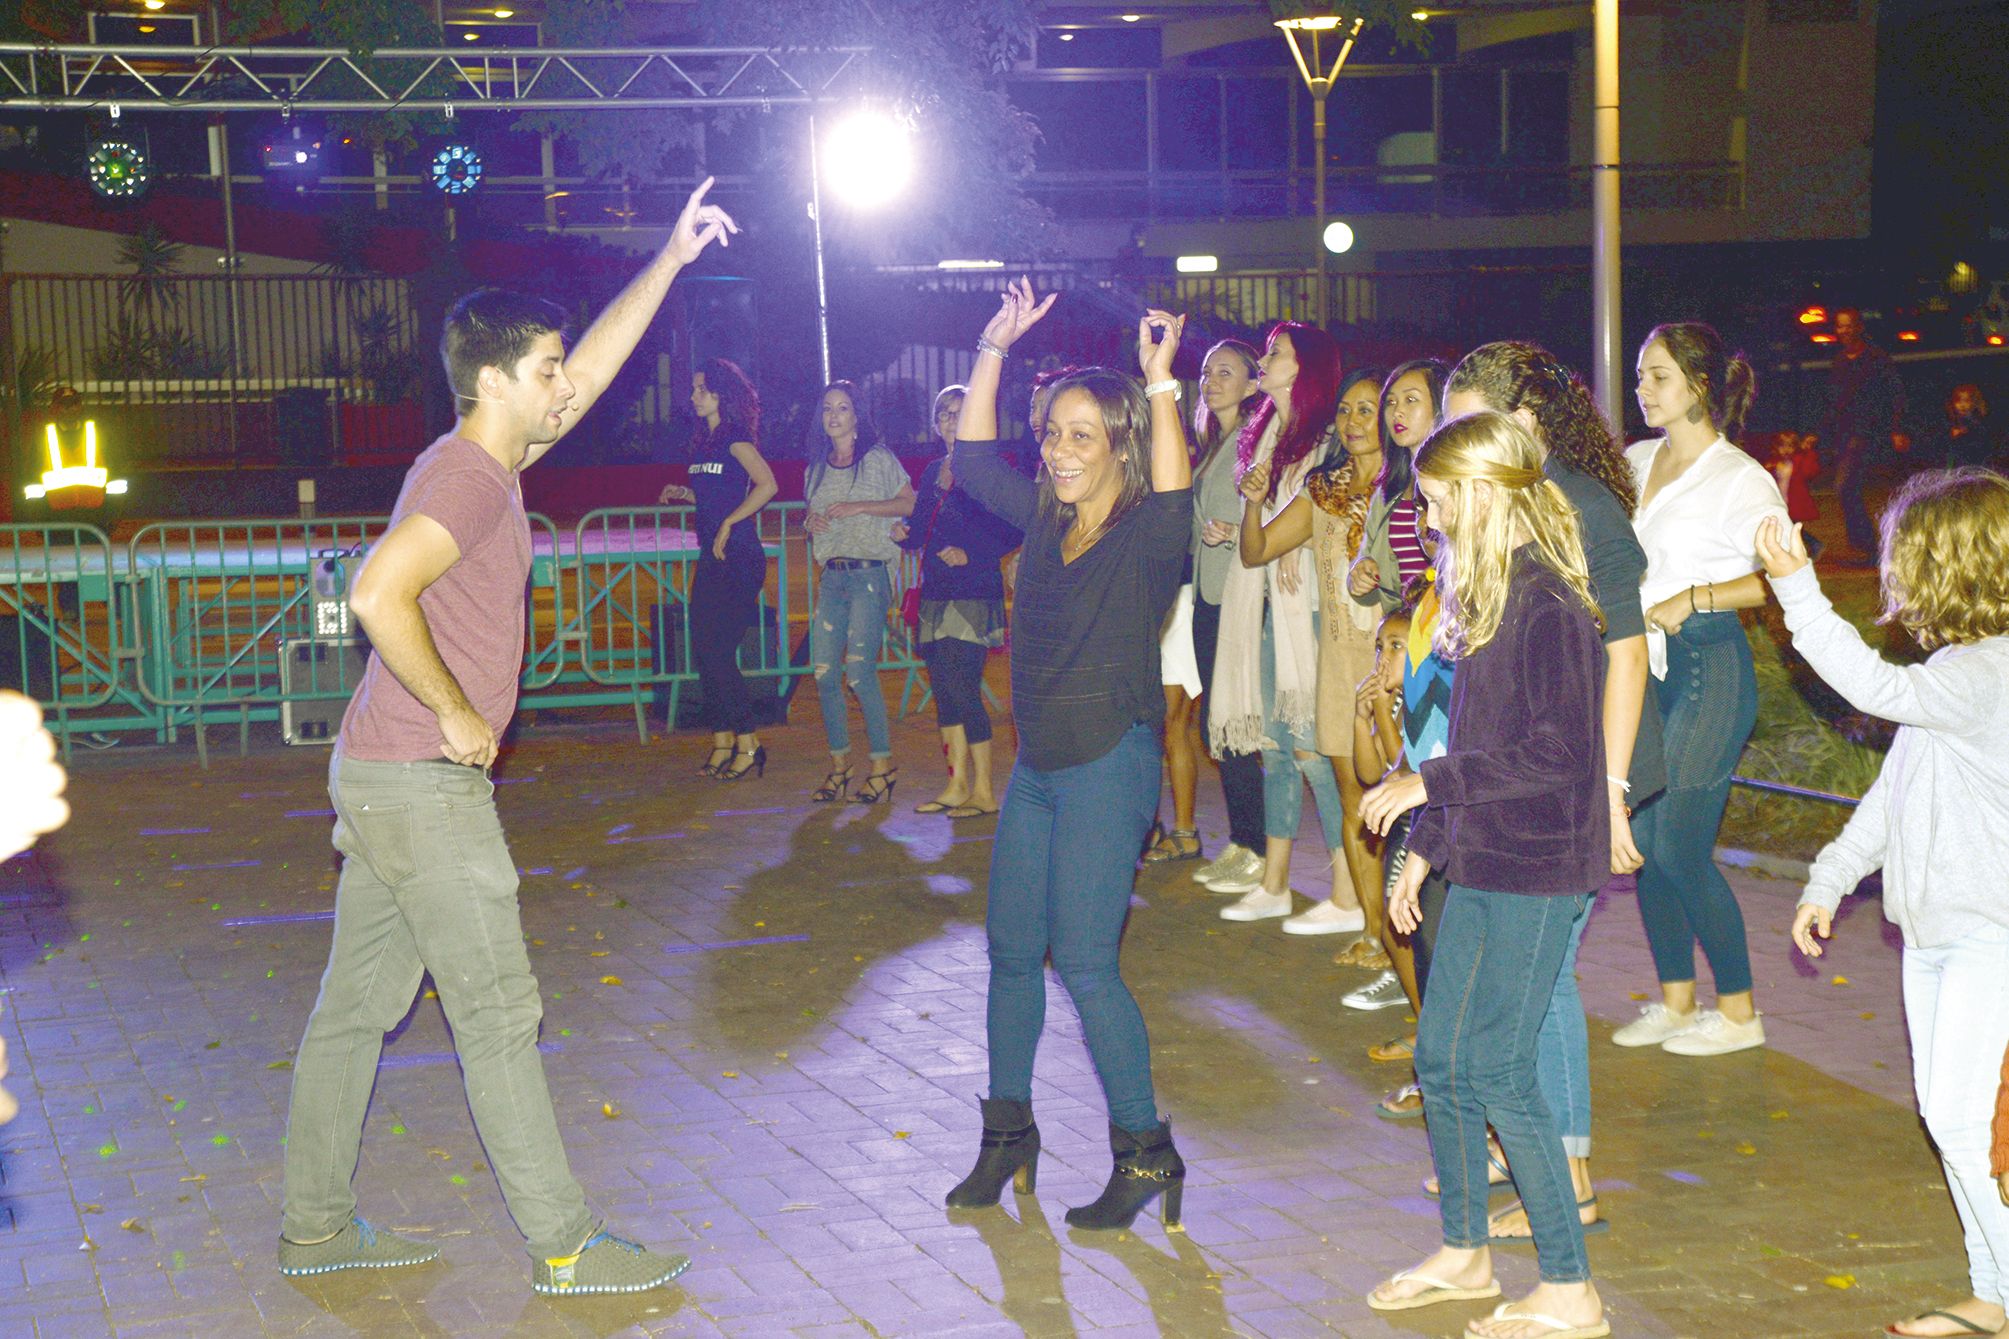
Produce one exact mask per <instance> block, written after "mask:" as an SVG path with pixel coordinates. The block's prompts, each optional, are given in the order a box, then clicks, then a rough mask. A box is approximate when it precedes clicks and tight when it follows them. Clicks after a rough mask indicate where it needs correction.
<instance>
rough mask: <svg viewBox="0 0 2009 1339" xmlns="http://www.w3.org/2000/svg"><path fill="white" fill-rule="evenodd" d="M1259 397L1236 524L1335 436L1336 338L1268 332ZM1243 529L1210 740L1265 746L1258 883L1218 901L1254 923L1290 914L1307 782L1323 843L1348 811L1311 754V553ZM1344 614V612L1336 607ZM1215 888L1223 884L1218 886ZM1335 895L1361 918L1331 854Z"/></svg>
mask: <svg viewBox="0 0 2009 1339" xmlns="http://www.w3.org/2000/svg"><path fill="white" fill-rule="evenodd" d="M1257 386H1258V387H1259V388H1260V389H1261V390H1262V392H1263V394H1264V396H1265V399H1264V400H1263V402H1262V403H1261V404H1260V405H1259V406H1258V407H1257V409H1256V411H1255V413H1254V414H1253V415H1252V416H1251V417H1250V419H1249V421H1248V422H1247V423H1246V424H1245V425H1244V426H1243V428H1242V435H1241V440H1240V442H1239V443H1238V444H1237V454H1238V461H1239V464H1240V466H1241V469H1242V497H1243V499H1244V520H1243V523H1242V534H1243V536H1245V537H1246V536H1247V535H1248V534H1249V533H1250V528H1251V526H1256V527H1258V530H1257V533H1258V534H1260V529H1259V527H1260V525H1261V524H1262V523H1264V522H1267V521H1270V520H1273V519H1275V517H1276V516H1277V514H1278V513H1279V512H1281V511H1283V510H1284V509H1285V508H1286V507H1288V506H1289V505H1290V504H1291V502H1292V501H1294V500H1295V499H1296V497H1297V495H1298V493H1299V492H1300V491H1301V490H1302V489H1303V488H1304V485H1305V479H1306V477H1307V476H1308V475H1309V474H1310V473H1311V471H1312V469H1313V468H1314V467H1315V466H1317V465H1318V464H1319V463H1320V462H1321V461H1322V460H1324V459H1325V456H1326V453H1327V452H1328V451H1329V450H1330V449H1331V445H1332V423H1333V417H1334V414H1335V413H1336V412H1337V409H1338V405H1339V391H1340V363H1339V345H1338V344H1337V343H1335V342H1334V341H1333V338H1332V336H1331V335H1328V334H1326V333H1325V331H1323V330H1319V329H1317V328H1315V327H1313V326H1307V325H1300V324H1298V323H1297V322H1294V321H1286V322H1284V323H1283V324H1281V325H1279V326H1278V327H1277V328H1276V329H1275V330H1273V331H1272V332H1271V333H1270V340H1269V350H1268V352H1266V353H1265V354H1264V355H1263V360H1262V378H1261V380H1260V381H1258V382H1257ZM1251 553H1252V551H1251V548H1250V546H1249V544H1248V543H1247V540H1246V538H1245V539H1244V541H1243V544H1242V548H1241V557H1242V562H1241V563H1240V564H1238V565H1236V566H1234V567H1231V568H1230V569H1229V573H1228V582H1227V586H1226V588H1225V590H1224V591H1223V592H1222V596H1221V631H1220V640H1219V642H1218V645H1217V649H1216V653H1215V661H1214V682H1213V683H1212V684H1211V685H1210V689H1211V697H1212V699H1213V700H1212V705H1211V706H1210V707H1209V708H1208V722H1207V726H1208V728H1207V734H1208V742H1209V744H1210V745H1211V747H1212V748H1213V750H1214V751H1215V752H1216V753H1217V754H1223V753H1241V752H1248V751H1251V750H1253V749H1257V748H1260V749H1261V750H1262V754H1263V832H1264V836H1265V842H1264V846H1265V851H1264V859H1263V875H1262V881H1261V883H1260V884H1258V885H1257V886H1256V887H1254V888H1251V889H1243V890H1237V891H1242V892H1243V896H1242V898H1241V899H1240V900H1239V901H1237V902H1235V903H1233V904H1232V905H1230V906H1227V907H1223V908H1222V909H1221V918H1222V919H1223V920H1230V921H1259V920H1268V919H1270V918H1272V917H1280V916H1288V915H1290V913H1291V906H1292V903H1291V886H1290V851H1291V841H1292V839H1293V838H1295V837H1296V836H1297V830H1298V821H1299V819H1300V817H1301V816H1302V814H1303V809H1304V785H1305V783H1306V782H1310V783H1311V792H1312V796H1313V798H1314V799H1315V800H1316V801H1317V803H1318V817H1319V827H1320V829H1321V830H1322V831H1323V833H1324V834H1325V842H1326V846H1327V848H1328V849H1330V850H1331V851H1333V852H1335V853H1337V852H1339V851H1340V850H1341V849H1342V848H1341V830H1342V827H1343V825H1344V823H1345V809H1344V806H1343V805H1342V804H1341V802H1340V796H1339V786H1338V784H1337V782H1336V781H1335V780H1334V777H1333V771H1332V766H1331V764H1329V763H1328V762H1327V761H1326V760H1325V758H1324V757H1323V756H1322V755H1321V754H1319V753H1318V751H1317V749H1316V741H1315V739H1314V730H1315V727H1316V723H1317V717H1318V653H1319V622H1318V620H1319V608H1318V583H1317V581H1316V579H1315V578H1314V576H1313V574H1312V572H1311V571H1310V563H1309V561H1308V559H1307V557H1306V555H1305V554H1304V553H1302V552H1299V551H1295V550H1293V551H1291V552H1288V553H1284V554H1282V555H1281V556H1278V557H1275V558H1272V559H1270V560H1268V561H1264V560H1262V558H1260V557H1255V558H1253V559H1252V556H1251ZM1333 612H1334V614H1335V615H1336V616H1337V615H1342V614H1343V613H1344V611H1339V610H1335V611H1333ZM1209 886H1210V887H1216V888H1218V887H1219V885H1217V884H1210V885H1209ZM1332 905H1333V906H1335V907H1336V908H1338V909H1339V911H1340V913H1341V915H1342V916H1345V915H1348V914H1349V913H1350V917H1351V919H1350V922H1348V923H1343V924H1341V925H1340V926H1339V927H1338V928H1340V929H1342V930H1349V929H1350V930H1358V929H1360V928H1361V927H1362V926H1363V925H1364V924H1365V919H1364V917H1362V915H1361V912H1360V903H1359V898H1358V897H1356V896H1355V894H1354V889H1353V880H1352V878H1351V877H1350V875H1349V874H1348V873H1347V866H1346V862H1345V861H1344V860H1335V861H1334V862H1333V874H1332Z"/></svg>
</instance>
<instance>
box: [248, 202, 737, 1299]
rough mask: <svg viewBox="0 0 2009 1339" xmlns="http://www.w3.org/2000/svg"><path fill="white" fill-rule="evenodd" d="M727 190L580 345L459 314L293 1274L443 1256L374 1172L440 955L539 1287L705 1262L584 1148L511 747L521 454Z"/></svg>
mask: <svg viewBox="0 0 2009 1339" xmlns="http://www.w3.org/2000/svg"><path fill="white" fill-rule="evenodd" d="M710 188H711V182H710V180H706V181H705V183H704V184H703V185H701V186H699V187H698V188H697V190H695V191H693V192H692V193H691V197H690V200H689V201H688V202H687V203H686V204H685V205H684V210H683V213H682V215H681V216H680V217H679V218H678V219H677V224H676V228H675V230H674V231H673V232H672V233H671V236H670V240H669V242H668V243H667V244H666V245H665V246H664V247H663V249H662V251H661V252H659V253H658V254H657V255H656V257H655V258H654V259H653V260H651V261H650V262H649V264H648V265H647V266H646V267H645V268H644V269H643V270H642V272H641V273H640V274H639V275H637V276H636V277H635V278H634V279H633V280H632V281H631V282H630V283H629V284H628V286H627V287H626V288H625V289H623V290H622V291H621V294H620V296H618V297H616V298H615V299H614V301H613V303H612V305H610V306H609V307H608V308H607V310H606V311H604V312H602V313H601V314H600V318H599V319H598V320H596V321H595V322H594V323H593V325H592V328H591V329H589V330H588V331H587V332H586V334H585V336H584V338H582V339H581V340H580V341H579V343H578V344H577V346H575V347H574V348H573V349H571V350H570V351H569V352H568V351H567V350H566V347H565V341H564V337H563V335H562V334H561V331H562V329H563V327H564V323H565V313H564V311H563V310H562V309H561V308H559V307H557V306H555V305H553V304H551V303H548V302H544V301H541V300H539V299H536V298H528V297H524V296H521V295H520V294H515V293H507V292H503V291H500V290H496V289H485V290H483V291H481V292H479V293H473V294H470V295H469V296H467V297H465V298H462V299H461V300H460V302H459V303H458V304H456V305H455V307H454V309H453V311H452V312H451V313H449V314H448V316H447V321H446V331H445V334H444V336H443V337H442V339H441V340H440V354H441V357H442V358H443V359H444V360H445V363H446V373H447V379H448V381H449V382H451V383H452V386H453V393H454V396H455V398H456V402H457V403H458V405H459V408H460V418H459V421H458V422H456V423H455V424H454V427H453V431H452V432H450V433H448V434H447V435H446V436H444V437H442V438H440V439H439V440H438V441H436V442H434V443H433V444H432V445H431V446H429V447H427V448H426V450H425V452H424V453H423V454H421V455H420V456H419V458H418V460H417V461H416V462H414V463H413V465H412V468H411V472H410V473H409V474H407V475H406V476H405V484H404V488H403V490H402V491H401V492H400V493H399V494H398V503H397V506H396V508H395V509H394V510H393V511H392V513H391V526H390V529H389V530H388V531H387V532H386V533H385V534H384V537H383V538H382V539H380V540H378V541H377V543H376V546H375V547H374V548H373V549H372V550H371V552H370V556H369V559H368V560H367V561H366V562H365V563H364V565H363V568H362V570H361V571H360V572H359V573H358V574H357V577H356V584H355V589H354V590H353V592H352V593H351V596H350V601H349V603H350V607H351V608H352V609H353V610H354V611H355V615H356V618H357V620H358V621H359V622H360V623H361V624H362V625H363V630H364V631H365V632H366V633H368V634H369V637H370V643H371V646H372V648H373V649H374V654H373V655H372V656H371V657H370V664H369V668H368V669H367V670H366V671H365V672H364V674H363V681H362V683H361V685H360V686H359V687H358V688H357V690H356V696H355V700H354V701H353V702H351V703H350V704H349V710H348V713H347V715H345V716H344V717H343V719H342V732H341V736H340V739H339V740H338V741H337V743H336V745H335V752H334V758H333V760H332V761H331V763H330V764H329V773H328V791H329V794H330V796H331V797H332V798H333V800H334V802H335V849H336V850H338V851H340V852H341V853H342V857H343V859H342V878H341V883H340V884H339V886H338V887H337V889H336V892H335V936H334V944H333V946H332V948H331V949H330V951H329V956H328V967H327V971H326V972H325V973H324V974H323V975H322V978H321V994H320V997H319V998H318V999H317V1000H316V1001H315V1003H314V1012H313V1015H312V1016H311V1017H310V1018H309V1019H308V1020H307V1032H306V1035H305V1036H304V1037H303V1038H302V1039H301V1042H300V1051H299V1054H298V1056H297V1057H295V1059H294V1063H293V1097H292V1107H291V1111H290V1113H289V1114H288V1116H287V1127H286V1136H287V1138H286V1194H285V1210H284V1218H283V1221H282V1224H281V1228H280V1238H279V1268H280V1270H281V1272H283V1273H286V1274H324V1273H328V1272H330V1271H332V1270H337V1269H359V1268H381V1267H386V1266H393V1265H412V1264H421V1263H423V1262H425V1261H427V1260H431V1259H433V1258H435V1257H436V1256H437V1255H438V1254H439V1250H438V1248H437V1247H433V1246H428V1245H424V1244H422V1243H420V1242H416V1241H409V1240H406V1239H405V1238H403V1237H399V1236H396V1235H393V1234H392V1233H388V1232H382V1231H379V1230H377V1229H376V1228H374V1227H372V1226H370V1225H369V1224H368V1223H366V1222H364V1221H363V1220H362V1219H361V1218H358V1217H357V1216H356V1195H355V1191H354V1188H353V1186H352V1184H351V1183H352V1180H353V1178H354V1175H355V1169H356V1160H357V1157H358V1155H359V1154H360V1151H361V1147H362V1134H363V1115H364V1112H365V1111H366V1110H367V1109H368V1107H369V1102H370V1092H371V1089H372V1088H373V1087H374V1086H375V1081H376V1070H377V1062H378V1059H379V1057H380V1056H381V1054H382V1051H383V1041H384V1034H385V1033H386V1032H388V1031H389V1030H390V1029H391V1028H393V1027H395V1026H396V1025H397V1024H398V1021H399V1020H400V1019H402V1018H403V1017H404V1016H405V1013H406V1011H407V1010H409V1009H410V1008H411V1003H412V997H413V995H414V994H416V993H417V991H418V986H419V981H420V978H421V977H422V976H424V974H425V973H426V972H428V971H429V972H431V973H432V978H433V984H434V985H435V986H436V987H437V988H438V991H439V999H440V1005H441V1007H442V1008H443V1009H444V1010H445V1011H446V1016H447V1021H448V1022H449V1023H450V1024H451V1025H452V1027H453V1036H454V1045H455V1048H456V1049H457V1051H458V1052H459V1056H460V1063H461V1072H462V1075H463V1077H464V1079H465V1081H466V1086H467V1100H468V1106H469V1109H470V1110H471V1111H472V1112H473V1113H474V1123H475V1128H476V1130H477V1132H478V1133H479V1134H480V1136H481V1142H482V1146H483V1147H484V1148H485V1149H486V1150H487V1152H488V1160H489V1163H490V1165H492V1166H493V1167H494V1168H495V1174H496V1178H497V1180H499V1181H500V1182H501V1184H502V1194H503V1198H504V1199H505V1200H506V1201H507V1203H508V1205H509V1212H510V1216H511V1217H513V1218H514V1219H515V1220H516V1226H517V1228H518V1229H519V1230H520V1231H521V1232H522V1233H523V1235H524V1238H525V1240H526V1243H527V1247H528V1249H529V1251H530V1256H531V1286H532V1287H533V1288H535V1289H536V1290H537V1291H538V1292H541V1293H556V1294H570V1293H608V1292H641V1291H643V1290H645V1289H648V1288H653V1287H657V1286H659V1285H661V1284H664V1283H667V1282H668V1281H669V1280H671V1279H673V1278H675V1277H676V1276H677V1275H678V1274H680V1273H682V1272H683V1271H684V1270H685V1269H686V1268H687V1267H689V1265H690V1260H689V1259H688V1258H687V1257H685V1256H681V1255H659V1254H656V1253H654V1252H651V1251H646V1250H644V1249H643V1248H642V1247H640V1246H638V1245H636V1244H635V1243H634V1242H631V1241H626V1240H624V1239H622V1238H620V1237H616V1236H614V1235H612V1234H611V1233H609V1232H607V1231H606V1230H605V1229H604V1227H603V1226H602V1224H601V1221H600V1218H599V1216H598V1215H596V1214H595V1213H594V1212H593V1211H592V1210H591V1209H590V1208H589V1207H588V1206H587V1203H586V1195H585V1192H584V1191H583V1190H581V1189H580V1187H579V1183H578V1182H577V1181H575V1180H574V1179H573V1178H572V1173H571V1170H570V1169H569V1167H568V1166H567V1164H566V1160H565V1149H564V1146H563V1144H562V1143H561V1141H560V1140H559V1137H558V1120H557V1116H556V1114H555V1112H554V1111H553V1109H552V1106H551V1093H550V1090H549V1089H548V1088H547V1087H546V1085H545V1081H544V1066H543V1062H542V1060H541V1059H540V1058H539V1056H538V1054H537V1030H538V1025H539V1023H540V1022H541V1021H542V1019H543V1007H542V1005H541V1003H540V997H539V994H538V989H537V978H536V977H535V976H533V975H532V974H531V970H530V959H529V955H528V954H527V953H526V952H525V950H524V945H523V920H522V916H521V914H520V912H519V910H518V907H517V902H516V884H517V879H516V863H515V861H514V860H513V859H512V858H511V857H510V854H509V847H508V845H507V843H506V842H505V841H504V840H503V835H502V825H501V822H500V821H499V820H498V818H497V816H496V812H495V798H494V796H495V787H494V786H493V785H491V784H490V782H489V779H488V766H489V764H490V763H492V762H493V761H494V760H495V751H496V741H497V739H498V738H499V737H500V736H501V734H502V732H503V730H504V729H505V728H506V727H507V726H508V724H509V718H510V715H511V714H512V713H513V712H514V711H515V709H516V686H517V679H518V675H519V674H520V672H521V669H522V662H523V617H524V596H523V592H524V582H525V580H526V578H527V577H528V576H529V573H530V528H529V524H528V522H527V520H526V519H525V517H524V514H523V493H522V490H521V489H520V488H519V487H518V485H517V476H518V474H519V473H520V472H521V471H522V470H523V469H524V468H526V467H527V466H529V465H531V464H532V463H534V462H535V461H536V460H537V459H538V458H539V457H541V456H542V455H543V454H544V453H545V452H546V451H549V450H550V449H551V447H552V446H553V444H555V443H556V442H557V441H558V439H559V438H560V437H563V436H564V435H565V433H566V431H567V430H568V429H569V428H571V426H572V425H573V424H574V423H577V422H578V421H579V418H580V416H581V415H583V414H584V413H585V412H586V410H587V409H588V408H590V407H591V406H592V404H593V401H594V400H596V399H597V398H599V396H600V394H601V392H603V391H604V390H606V388H607V386H608V384H609V383H610V382H612V381H613V379H614V375H615V374H616V373H617V372H619V371H620V369H621V365H622V364H623V363H625V362H626V361H627V360H628V355H629V354H631V353H632V352H633V351H634V348H635V344H636V342H637V341H638V340H640V339H641V337H642V332H643V331H644V330H646V329H647V328H648V326H649V323H650V322H651V321H652V320H654V319H655V315H656V312H657V310H658V309H659V308H660V307H661V306H662V302H663V298H664V296H665V295H666V294H667V293H668V292H669V287H670V281H671V280H672V279H674V278H675V277H676V275H677V272H678V271H680V270H681V269H683V267H684V266H686V265H688V264H690V263H692V262H693V261H695V260H697V258H698V257H699V256H701V255H702V254H704V250H705V248H706V247H707V246H709V245H711V243H712V242H713V241H718V242H720V243H721V245H723V244H724V243H725V236H726V234H727V233H729V232H737V231H739V229H738V225H736V224H735V223H734V222H733V221H732V219H731V218H729V217H728V216H727V215H726V214H725V212H724V211H723V210H721V209H719V208H718V207H717V206H716V205H708V204H706V203H705V202H704V197H705V192H706V191H707V190H709V189H710Z"/></svg>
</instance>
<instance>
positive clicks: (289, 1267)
mask: <svg viewBox="0 0 2009 1339" xmlns="http://www.w3.org/2000/svg"><path fill="white" fill-rule="evenodd" d="M437 1259H439V1247H437V1246H428V1245H426V1244H425V1243H424V1242H419V1241H413V1240H411V1239H410V1238H408V1237H400V1236H399V1235H398V1234H397V1233H395V1232H384V1231H380V1230H379V1229H377V1228H374V1227H372V1226H370V1225H369V1224H368V1223H366V1222H364V1221H363V1220H362V1219H360V1218H354V1219H351V1220H350V1221H349V1225H348V1226H347V1227H345V1228H343V1229H342V1230H341V1231H340V1232H337V1233H336V1234H335V1235H334V1236H332V1237H330V1238H328V1240H326V1241H317V1242H315V1243H314V1244H313V1245H311V1246H302V1245H301V1244H300V1243H299V1242H297V1241H288V1240H286V1238H284V1237H281V1238H279V1272H280V1273H281V1274H291V1275H293V1276H295V1277H296V1278H297V1277H299V1276H301V1275H304V1274H331V1273H333V1272H334V1271H336V1270H338V1269H395V1268H398V1267H399V1266H401V1265H422V1264H424V1263H425V1262H426V1261H428V1260H437Z"/></svg>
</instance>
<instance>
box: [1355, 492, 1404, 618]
mask: <svg viewBox="0 0 2009 1339" xmlns="http://www.w3.org/2000/svg"><path fill="white" fill-rule="evenodd" d="M1400 500H1401V499H1399V498H1392V497H1387V496H1384V495H1383V493H1382V491H1381V490H1380V489H1378V488H1377V489H1375V490H1374V497H1373V499H1372V500H1371V501H1370V502H1369V503H1368V504H1367V524H1366V525H1365V526H1364V527H1362V529H1361V531H1360V552H1359V553H1356V554H1355V555H1354V561H1356V562H1358V561H1359V560H1360V559H1362V558H1372V559H1374V566H1375V568H1376V570H1378V571H1379V572H1380V573H1381V584H1380V585H1379V586H1377V587H1375V588H1374V589H1373V590H1371V591H1369V592H1367V594H1365V595H1355V596H1354V597H1353V598H1354V601H1355V603H1357V604H1371V605H1376V606H1378V607H1379V608H1380V609H1381V612H1382V613H1384V614H1385V613H1388V612H1389V611H1390V610H1392V609H1400V608H1401V607H1402V569H1401V568H1400V567H1399V566H1398V565H1397V564H1396V561H1395V546H1394V545H1393V544H1391V543H1389V542H1388V513H1389V512H1391V511H1393V510H1395V504H1396V503H1397V502H1398V501H1400Z"/></svg>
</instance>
